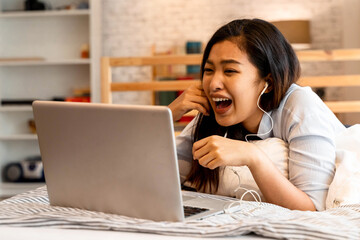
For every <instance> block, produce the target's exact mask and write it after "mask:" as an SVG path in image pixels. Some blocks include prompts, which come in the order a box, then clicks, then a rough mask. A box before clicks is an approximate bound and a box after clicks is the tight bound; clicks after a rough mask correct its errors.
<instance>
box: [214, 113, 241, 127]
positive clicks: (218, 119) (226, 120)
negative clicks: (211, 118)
mask: <svg viewBox="0 0 360 240" xmlns="http://www.w3.org/2000/svg"><path fill="white" fill-rule="evenodd" d="M215 119H216V122H217V123H218V124H219V125H220V126H222V127H229V126H232V125H235V124H236V123H234V122H233V121H231V119H229V118H227V117H219V116H216V115H215Z"/></svg>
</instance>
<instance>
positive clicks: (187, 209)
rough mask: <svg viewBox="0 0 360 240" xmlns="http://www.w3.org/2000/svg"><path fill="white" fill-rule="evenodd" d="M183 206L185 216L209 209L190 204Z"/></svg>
mask: <svg viewBox="0 0 360 240" xmlns="http://www.w3.org/2000/svg"><path fill="white" fill-rule="evenodd" d="M183 207H184V214H185V217H190V216H192V215H195V214H198V213H202V212H205V211H208V210H209V209H207V208H198V207H190V206H183Z"/></svg>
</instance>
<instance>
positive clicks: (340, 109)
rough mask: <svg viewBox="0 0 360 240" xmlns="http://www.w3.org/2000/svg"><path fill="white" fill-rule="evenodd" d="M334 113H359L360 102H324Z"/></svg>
mask: <svg viewBox="0 0 360 240" xmlns="http://www.w3.org/2000/svg"><path fill="white" fill-rule="evenodd" d="M325 104H326V105H327V106H328V107H329V108H330V109H331V111H333V112H334V113H351V112H360V101H325Z"/></svg>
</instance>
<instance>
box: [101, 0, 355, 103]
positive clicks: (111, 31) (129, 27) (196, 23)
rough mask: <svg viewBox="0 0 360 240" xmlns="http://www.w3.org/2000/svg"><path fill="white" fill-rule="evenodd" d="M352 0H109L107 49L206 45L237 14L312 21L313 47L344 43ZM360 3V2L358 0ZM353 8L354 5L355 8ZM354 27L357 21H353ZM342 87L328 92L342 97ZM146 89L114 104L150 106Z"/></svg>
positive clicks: (321, 68)
mask: <svg viewBox="0 0 360 240" xmlns="http://www.w3.org/2000/svg"><path fill="white" fill-rule="evenodd" d="M344 1H345V2H346V1H351V0H272V1H269V0H252V1H248V0H222V1H216V0H152V1H148V0H132V1H128V0H104V1H103V53H104V54H105V55H108V56H144V55H150V54H151V47H152V45H156V49H157V51H160V52H161V51H167V50H169V49H172V48H174V47H175V48H177V49H179V46H181V47H182V46H184V45H185V42H186V41H188V40H196V41H202V42H203V43H206V42H207V40H208V39H209V38H210V37H211V35H212V34H213V33H214V31H215V30H216V29H217V28H219V27H220V26H222V25H223V24H225V23H227V22H229V21H231V20H233V19H236V18H255V17H256V18H262V19H265V20H269V21H272V20H285V19H287V20H289V19H308V20H310V23H311V35H312V47H313V48H321V49H331V48H341V47H343V38H344V36H343V6H345V5H346V4H345V2H344ZM352 1H353V2H357V5H358V4H359V2H360V1H357V0H352ZM350 8H351V7H350ZM350 26H351V25H350ZM302 69H303V75H316V74H328V75H334V74H343V73H344V66H343V64H342V63H319V64H313V63H312V64H302ZM150 74H151V73H150V69H149V68H142V69H140V70H139V69H137V68H132V69H130V70H129V69H126V70H125V69H117V70H116V72H115V74H114V81H139V80H140V79H144V78H147V79H150ZM340 93H341V92H339V91H338V90H332V91H329V92H328V93H327V96H328V97H329V98H330V99H334V98H337V96H338V95H339V94H340ZM150 99H151V98H150V96H149V95H148V94H146V93H141V94H139V93H121V94H117V95H115V96H114V102H118V103H135V104H148V103H150Z"/></svg>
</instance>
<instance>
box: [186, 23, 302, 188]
mask: <svg viewBox="0 0 360 240" xmlns="http://www.w3.org/2000/svg"><path fill="white" fill-rule="evenodd" d="M225 40H228V41H232V42H234V43H235V44H236V45H237V46H238V48H239V49H240V50H241V51H244V52H246V53H247V55H248V57H249V61H250V62H251V63H252V64H253V65H254V66H255V67H256V68H257V69H258V74H259V76H260V78H265V77H266V76H269V75H270V76H271V78H272V81H270V82H269V84H270V87H269V89H271V91H270V92H268V93H266V94H264V95H263V96H262V97H261V99H260V106H261V108H262V109H264V110H265V111H267V112H268V111H270V110H272V109H276V108H277V107H278V106H279V104H280V102H281V100H282V98H283V97H284V95H285V93H286V91H287V90H288V88H289V87H290V85H291V84H293V83H295V82H296V81H297V80H298V79H299V77H300V64H299V61H298V58H297V56H296V54H295V52H294V50H293V49H292V47H291V45H290V44H289V43H288V42H287V40H286V39H285V38H284V36H283V35H282V34H281V32H280V31H279V30H278V29H277V28H276V27H275V26H274V25H273V24H271V23H269V22H266V21H264V20H260V19H240V20H234V21H232V22H230V23H228V24H226V25H224V26H222V27H221V28H219V29H218V30H217V31H216V32H215V33H214V35H213V36H212V37H211V39H210V40H209V42H208V44H207V45H206V48H205V51H204V54H203V58H202V62H201V80H202V78H203V75H204V67H205V63H206V61H207V59H208V57H209V54H210V51H211V49H212V47H213V46H214V45H215V44H216V43H219V42H223V41H225ZM226 131H227V132H228V135H227V137H228V138H232V139H238V140H244V136H245V135H246V134H247V130H246V129H245V128H244V127H242V125H241V123H239V124H236V125H234V126H230V127H227V128H225V127H222V126H220V125H219V124H218V123H217V122H216V120H215V115H214V112H213V110H212V109H210V115H209V116H205V115H203V114H199V115H198V116H197V123H196V127H195V131H194V134H193V141H194V142H196V141H198V140H200V139H202V138H206V137H208V136H212V135H219V136H224V134H225V132H226ZM219 175H220V174H219V168H216V169H214V170H211V169H208V168H205V167H202V166H201V165H200V164H199V163H198V161H193V162H192V168H191V171H190V173H189V174H188V176H187V180H188V181H189V182H191V183H192V185H193V186H194V187H195V188H196V189H197V190H198V191H209V192H212V193H215V192H216V191H217V190H218V186H219Z"/></svg>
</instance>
